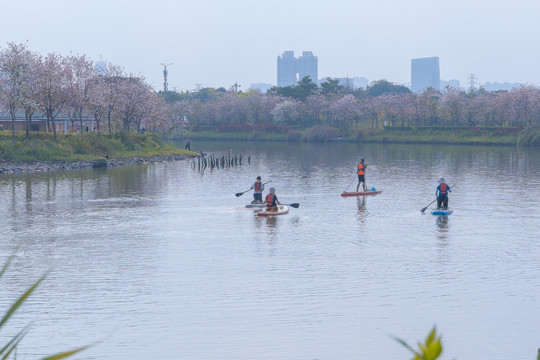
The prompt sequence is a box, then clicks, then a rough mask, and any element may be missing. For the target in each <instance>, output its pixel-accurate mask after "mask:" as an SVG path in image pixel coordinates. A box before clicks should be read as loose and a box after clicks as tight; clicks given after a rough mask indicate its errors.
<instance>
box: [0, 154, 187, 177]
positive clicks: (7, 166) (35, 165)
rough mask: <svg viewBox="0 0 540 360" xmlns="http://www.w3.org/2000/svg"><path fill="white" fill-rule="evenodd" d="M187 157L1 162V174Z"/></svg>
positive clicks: (115, 165)
mask: <svg viewBox="0 0 540 360" xmlns="http://www.w3.org/2000/svg"><path fill="white" fill-rule="evenodd" d="M187 158H188V156H186V155H156V156H150V157H132V158H124V159H97V160H94V161H75V162H69V161H35V162H8V161H6V160H0V174H5V173H8V174H13V173H15V174H16V173H33V172H48V171H65V170H78V169H90V168H106V167H121V166H128V165H144V164H154V163H161V162H170V161H178V160H184V159H187Z"/></svg>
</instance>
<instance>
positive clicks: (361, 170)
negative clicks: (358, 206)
mask: <svg viewBox="0 0 540 360" xmlns="http://www.w3.org/2000/svg"><path fill="white" fill-rule="evenodd" d="M366 168H367V165H366V164H365V163H364V159H360V163H359V164H358V185H356V192H358V188H360V183H361V184H362V189H363V190H364V191H367V189H366Z"/></svg>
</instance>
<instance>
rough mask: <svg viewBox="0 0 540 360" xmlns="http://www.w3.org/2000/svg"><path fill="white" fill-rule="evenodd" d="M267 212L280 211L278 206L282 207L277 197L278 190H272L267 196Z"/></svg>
mask: <svg viewBox="0 0 540 360" xmlns="http://www.w3.org/2000/svg"><path fill="white" fill-rule="evenodd" d="M265 202H266V211H278V207H277V206H278V205H281V203H280V202H279V200H278V199H277V196H276V189H274V188H273V187H271V188H270V192H269V193H268V195H266V198H265Z"/></svg>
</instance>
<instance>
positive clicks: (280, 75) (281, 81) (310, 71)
mask: <svg viewBox="0 0 540 360" xmlns="http://www.w3.org/2000/svg"><path fill="white" fill-rule="evenodd" d="M318 74H319V61H318V57H317V56H314V55H313V53H312V52H311V51H304V52H303V53H302V56H300V57H299V58H295V57H294V51H285V52H283V54H282V55H281V56H278V57H277V86H279V87H283V86H294V85H296V84H297V83H298V80H300V79H302V78H304V77H305V76H309V77H310V78H311V81H313V82H314V83H315V84H318V80H317V79H318Z"/></svg>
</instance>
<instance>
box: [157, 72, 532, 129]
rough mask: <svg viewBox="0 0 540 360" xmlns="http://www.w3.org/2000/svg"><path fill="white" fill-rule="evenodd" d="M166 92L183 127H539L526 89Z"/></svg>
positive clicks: (309, 85)
mask: <svg viewBox="0 0 540 360" xmlns="http://www.w3.org/2000/svg"><path fill="white" fill-rule="evenodd" d="M203 90H204V91H203V94H204V95H203V96H201V97H200V96H198V94H197V93H193V94H190V93H187V94H176V95H175V96H171V95H166V97H168V101H169V103H170V104H171V105H172V106H173V108H174V109H175V110H174V111H175V112H177V113H181V114H185V115H186V116H187V117H188V118H189V119H190V125H191V126H200V127H203V128H209V127H210V128H216V127H219V126H223V125H228V124H230V125H232V124H259V123H274V124H277V125H284V126H289V127H292V128H295V129H307V128H311V127H314V126H327V127H332V128H337V129H342V130H351V129H362V128H380V127H382V126H401V127H420V126H430V127H438V126H443V127H456V126H485V127H487V126H496V127H527V126H531V125H540V90H539V89H538V88H537V87H534V86H530V85H526V86H522V87H520V88H517V89H513V90H511V91H497V92H489V91H486V90H484V89H482V88H480V89H476V90H470V91H464V90H461V89H456V88H450V87H447V88H445V89H443V90H436V89H433V88H429V89H427V90H425V91H424V92H422V93H419V94H415V93H412V92H411V91H410V90H409V89H408V88H406V87H404V86H400V85H397V84H393V83H391V82H388V81H386V80H379V81H375V82H373V83H371V84H370V85H369V86H368V87H367V88H366V89H347V88H344V87H342V86H340V85H339V82H338V80H333V79H327V80H326V81H325V82H323V83H322V84H321V86H320V87H318V86H317V85H316V84H314V83H313V82H312V81H311V80H310V79H309V78H304V79H302V80H300V81H299V82H298V84H297V85H295V86H288V87H281V88H278V87H273V88H271V89H270V90H269V91H268V92H267V93H266V94H261V93H260V92H258V91H254V90H250V91H247V92H244V93H241V92H239V93H235V92H233V91H223V90H222V91H219V90H217V89H203Z"/></svg>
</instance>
